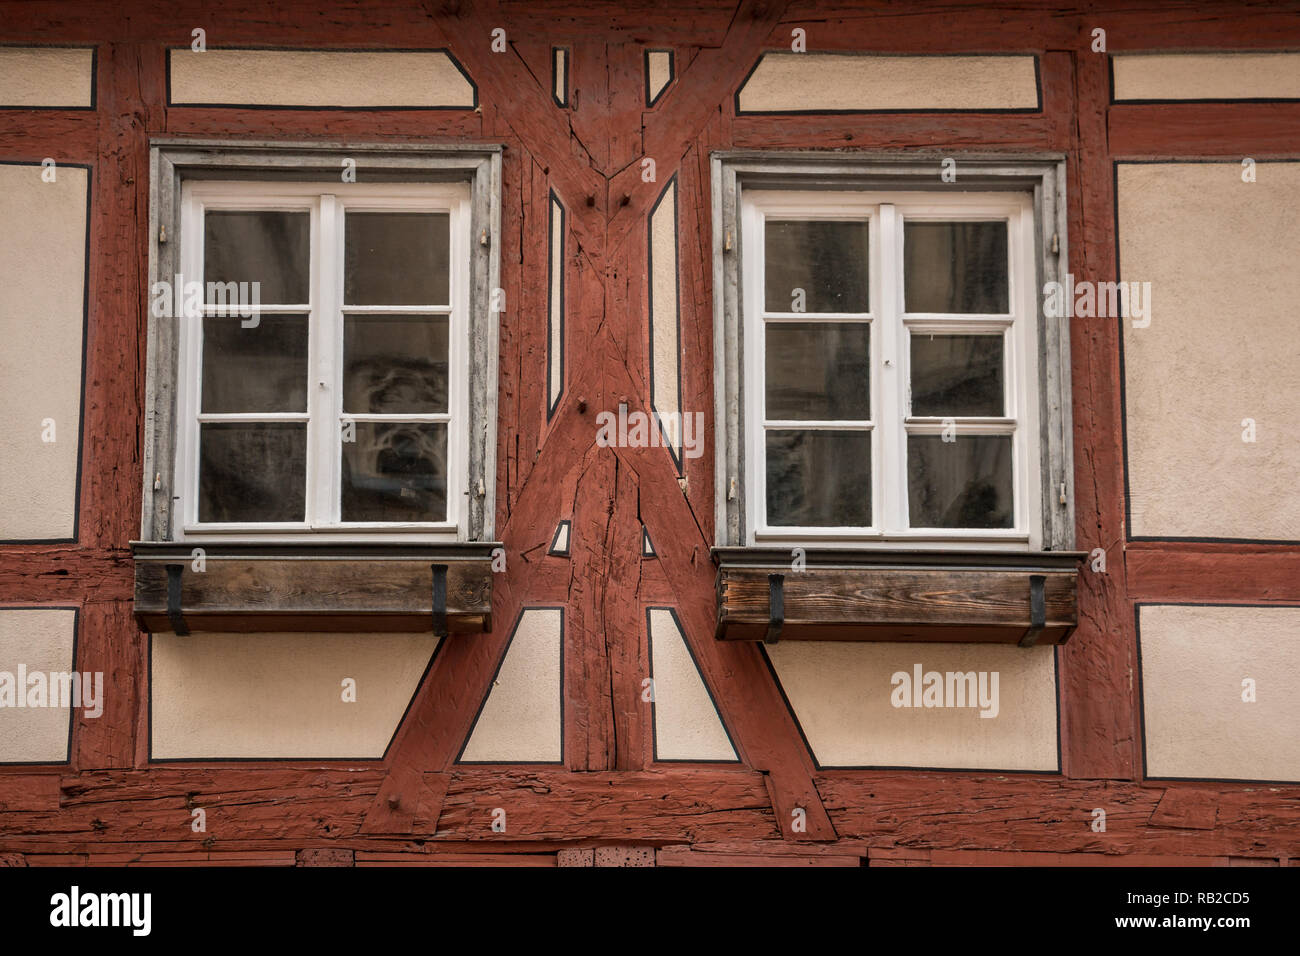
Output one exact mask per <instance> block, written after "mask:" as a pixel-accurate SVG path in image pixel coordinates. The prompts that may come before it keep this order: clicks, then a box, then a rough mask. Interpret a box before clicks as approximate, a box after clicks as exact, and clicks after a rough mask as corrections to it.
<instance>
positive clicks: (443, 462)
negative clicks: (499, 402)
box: [342, 422, 447, 521]
mask: <svg viewBox="0 0 1300 956" xmlns="http://www.w3.org/2000/svg"><path fill="white" fill-rule="evenodd" d="M342 464H343V497H342V518H343V520H344V521H444V520H446V517H447V426H446V424H445V423H442V422H432V423H431V422H356V441H352V442H344V443H343V463H342Z"/></svg>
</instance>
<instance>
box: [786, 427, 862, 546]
mask: <svg viewBox="0 0 1300 956" xmlns="http://www.w3.org/2000/svg"><path fill="white" fill-rule="evenodd" d="M766 446H767V447H766V451H767V523H768V524H769V525H772V526H778V525H784V526H802V527H867V526H869V525H870V524H871V432H870V431H832V430H822V429H816V430H807V431H786V430H779V429H769V430H768V431H767V434H766Z"/></svg>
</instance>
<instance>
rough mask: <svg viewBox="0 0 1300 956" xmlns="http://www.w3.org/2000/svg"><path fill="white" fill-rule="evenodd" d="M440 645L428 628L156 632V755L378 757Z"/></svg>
mask: <svg viewBox="0 0 1300 956" xmlns="http://www.w3.org/2000/svg"><path fill="white" fill-rule="evenodd" d="M437 646H438V639H437V638H436V637H434V636H433V635H432V634H211V633H207V634H202V633H195V634H191V635H190V636H188V637H177V636H176V635H174V634H155V635H153V638H152V661H151V672H150V689H151V708H152V755H153V758H154V759H156V760H164V759H178V758H194V759H205V758H218V757H220V758H248V759H253V758H259V757H260V758H273V757H303V758H329V757H335V758H349V757H354V758H365V759H377V758H379V757H382V756H383V754H384V750H385V749H386V748H387V746H388V743H389V740H390V739H391V738H392V736H393V733H394V732H395V731H396V730H397V725H398V722H399V721H400V720H401V718H402V714H403V713H405V712H406V707H407V705H408V704H409V703H410V701H411V698H412V696H413V695H414V694H415V690H416V688H417V687H418V686H419V683H420V678H421V677H422V676H423V675H424V672H425V669H426V668H427V667H428V665H429V660H430V659H431V657H432V655H433V652H434V650H435V649H436V648H437ZM348 678H351V679H352V680H353V681H355V688H356V700H355V702H347V701H345V700H344V699H343V696H344V685H343V682H344V680H345V679H348Z"/></svg>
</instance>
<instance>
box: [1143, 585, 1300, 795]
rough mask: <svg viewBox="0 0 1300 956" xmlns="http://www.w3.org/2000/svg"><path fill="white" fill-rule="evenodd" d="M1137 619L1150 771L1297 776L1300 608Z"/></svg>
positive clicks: (1161, 613)
mask: <svg viewBox="0 0 1300 956" xmlns="http://www.w3.org/2000/svg"><path fill="white" fill-rule="evenodd" d="M1139 624H1140V627H1141V635H1142V713H1143V723H1144V725H1145V731H1146V755H1147V774H1148V775H1149V776H1152V777H1197V778H1208V779H1229V780H1295V781H1300V608H1295V607H1192V606H1178V605H1156V606H1144V607H1142V608H1139ZM1247 679H1249V680H1253V681H1254V682H1255V685H1254V692H1255V701H1254V702H1253V703H1247V702H1245V701H1243V700H1242V695H1243V693H1245V688H1243V686H1242V681H1243V680H1247Z"/></svg>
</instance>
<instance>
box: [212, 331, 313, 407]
mask: <svg viewBox="0 0 1300 956" xmlns="http://www.w3.org/2000/svg"><path fill="white" fill-rule="evenodd" d="M306 410H307V317H306V316H305V315H262V316H260V317H259V321H258V323H257V325H255V326H252V327H251V328H245V327H244V325H243V323H242V322H241V321H240V320H239V319H238V318H207V319H204V320H203V411H205V412H305V411H306Z"/></svg>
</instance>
